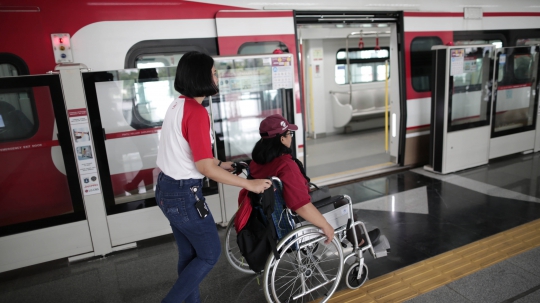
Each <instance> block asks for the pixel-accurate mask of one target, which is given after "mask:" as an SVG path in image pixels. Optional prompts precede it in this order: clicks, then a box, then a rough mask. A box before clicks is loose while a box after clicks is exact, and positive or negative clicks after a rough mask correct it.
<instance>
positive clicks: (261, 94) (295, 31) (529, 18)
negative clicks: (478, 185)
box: [0, 0, 540, 271]
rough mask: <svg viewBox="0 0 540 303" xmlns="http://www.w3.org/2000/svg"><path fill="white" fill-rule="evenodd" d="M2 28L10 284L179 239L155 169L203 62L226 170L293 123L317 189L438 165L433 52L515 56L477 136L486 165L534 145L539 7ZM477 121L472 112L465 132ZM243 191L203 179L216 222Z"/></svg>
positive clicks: (0, 134)
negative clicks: (158, 198) (166, 123)
mask: <svg viewBox="0 0 540 303" xmlns="http://www.w3.org/2000/svg"><path fill="white" fill-rule="evenodd" d="M0 16H1V18H0V28H2V29H3V31H1V33H0V38H1V39H0V41H2V43H1V44H0V167H2V170H0V256H1V257H0V271H6V270H10V269H14V268H19V267H23V266H27V265H31V264H36V263H40V262H44V261H48V260H54V259H58V258H64V257H73V256H76V257H73V258H74V259H77V258H83V257H88V256H94V255H104V254H107V253H110V252H111V251H114V250H119V249H123V248H128V247H133V246H134V245H135V244H133V243H136V241H139V240H142V239H146V238H151V237H155V236H159V235H163V234H167V233H170V228H169V226H168V225H167V222H166V220H165V219H164V218H163V217H162V216H161V214H160V213H159V210H158V209H157V208H156V207H155V199H154V195H153V190H154V183H155V177H156V175H157V173H158V172H159V171H158V169H157V167H156V164H155V159H156V155H157V142H158V140H159V131H160V125H161V121H162V118H163V113H164V112H163V109H164V108H166V106H167V105H168V102H170V100H172V99H174V98H176V97H178V93H177V92H175V91H174V90H173V88H172V85H171V83H172V81H173V80H174V73H175V68H176V64H177V63H178V60H179V59H180V58H181V56H182V54H184V53H186V52H188V51H191V50H198V51H202V52H205V53H208V54H210V55H212V56H215V59H216V68H217V69H218V71H219V78H220V90H221V93H220V94H219V95H217V96H214V97H212V98H209V99H208V100H207V101H206V102H207V104H208V110H209V113H210V114H211V115H212V118H213V119H212V120H213V130H214V136H215V138H216V149H215V155H216V156H217V157H218V158H220V159H222V160H227V161H231V160H233V161H235V160H244V159H247V158H249V156H250V150H251V148H252V146H253V144H254V142H255V141H256V140H257V139H258V129H257V127H258V123H259V122H260V121H261V120H262V119H263V118H264V117H266V116H268V115H270V114H273V113H281V114H283V115H285V116H286V117H287V118H288V119H289V120H290V121H291V122H294V123H296V124H297V125H299V126H300V129H299V131H298V132H297V135H296V136H295V141H294V142H295V143H294V145H295V155H296V157H297V158H299V159H300V160H302V161H303V162H304V163H305V165H306V167H307V173H308V175H310V176H312V177H313V179H314V180H315V181H317V182H318V183H319V184H331V183H335V182H342V181H347V180H352V179H358V178H361V177H365V176H369V175H374V174H381V173H384V172H387V171H391V170H394V169H397V168H402V167H404V166H411V167H412V166H419V165H423V164H426V163H428V162H429V161H430V148H431V146H430V144H431V143H430V134H431V133H432V132H430V128H431V126H432V124H433V123H432V122H431V119H432V115H431V109H432V106H431V104H432V94H431V91H432V86H433V85H434V84H433V79H434V75H435V73H434V68H433V52H432V48H433V47H436V46H439V45H454V46H463V48H469V47H474V45H478V44H483V45H486V44H488V45H493V53H494V54H495V53H496V49H506V50H505V51H504V52H499V54H504V56H503V57H499V59H498V61H497V62H498V65H497V66H493V67H492V69H493V71H492V73H493V76H494V77H495V78H494V79H496V80H494V81H495V82H496V83H498V87H497V88H496V90H495V91H496V92H497V93H498V94H497V95H498V98H499V99H498V103H495V102H493V110H492V111H491V112H490V113H489V115H488V117H487V118H486V119H487V121H488V124H489V126H490V127H491V128H490V131H489V134H486V137H485V138H483V140H484V141H485V142H487V143H486V144H488V145H490V146H492V148H491V149H490V150H489V157H490V158H495V157H500V156H504V155H507V154H511V153H517V152H530V151H538V150H539V149H540V132H538V128H539V126H538V119H537V114H538V113H537V112H538V82H537V78H538V52H537V50H536V48H534V46H535V45H536V44H540V18H539V17H540V6H539V5H538V4H537V3H535V1H533V0H519V1H514V2H512V3H508V2H504V1H495V2H494V1H489V2H488V1H481V3H480V4H475V5H472V4H471V5H469V4H466V3H465V2H463V3H462V2H452V3H433V2H432V1H415V3H413V4H403V3H401V2H400V1H395V0H389V1H386V2H384V3H371V2H366V1H350V0H341V1H333V2H332V3H331V4H325V3H313V2H310V1H294V2H288V1H284V2H279V3H270V2H268V3H244V2H242V1H219V0H217V1H181V0H171V1H166V2H147V1H146V2H145V1H124V0H118V1H114V2H109V1H101V0H96V1H92V2H87V1H71V2H69V3H66V2H64V1H58V0H49V1H43V0H23V1H4V2H3V3H1V4H0ZM471 45H472V46H471ZM460 58H461V57H460ZM501 58H504V59H501ZM461 59H464V60H462V61H464V62H465V61H466V62H467V64H464V63H463V62H462V63H461V64H462V65H465V66H467V68H469V69H470V70H469V71H467V72H463V73H462V74H461V75H456V76H455V80H456V79H458V80H459V81H461V84H460V85H459V86H460V88H459V89H458V88H456V89H458V93H462V94H463V95H465V94H473V95H474V94H476V93H478V92H479V91H481V90H482V87H481V85H480V84H481V82H479V80H478V79H477V76H478V73H477V71H478V70H479V69H481V66H482V62H483V61H482V60H480V58H476V57H474V56H472V55H471V56H465V57H464V58H461ZM460 62H461V61H460ZM493 62H495V61H493ZM455 110H456V112H457V109H456V108H455ZM475 117H476V114H475V111H474V110H473V109H468V107H467V105H466V104H465V105H463V109H461V113H460V114H457V116H455V117H453V119H455V120H460V121H462V122H460V123H461V124H463V125H468V124H467V123H468V122H470V120H471V119H472V120H474V119H475ZM473 124H474V123H473ZM431 140H433V139H431ZM475 140H476V139H475V138H472V139H471V141H472V142H474V141H475ZM461 156H462V157H466V156H465V155H461ZM237 192H238V190H237V189H234V188H231V187H228V186H218V185H217V184H215V183H213V182H212V181H211V180H208V182H207V186H206V187H205V193H206V196H207V198H208V200H209V201H210V202H211V203H210V204H211V208H212V212H213V213H214V217H215V218H216V221H218V223H219V222H222V223H225V222H227V221H228V220H229V219H230V218H231V216H232V215H233V214H234V212H235V210H236V207H237V205H236V195H237ZM20 251H24V252H25V253H20Z"/></svg>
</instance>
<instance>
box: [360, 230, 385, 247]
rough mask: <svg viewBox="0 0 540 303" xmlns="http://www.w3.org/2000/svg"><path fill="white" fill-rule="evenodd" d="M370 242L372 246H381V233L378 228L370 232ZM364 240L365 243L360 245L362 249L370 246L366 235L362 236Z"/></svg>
mask: <svg viewBox="0 0 540 303" xmlns="http://www.w3.org/2000/svg"><path fill="white" fill-rule="evenodd" d="M368 236H369V240H370V241H371V245H372V246H375V245H377V244H379V238H380V237H381V231H380V230H379V229H378V228H375V229H374V230H372V231H369V232H368ZM362 239H363V240H364V243H363V244H362V245H360V247H364V246H366V245H368V241H367V239H366V236H365V235H362Z"/></svg>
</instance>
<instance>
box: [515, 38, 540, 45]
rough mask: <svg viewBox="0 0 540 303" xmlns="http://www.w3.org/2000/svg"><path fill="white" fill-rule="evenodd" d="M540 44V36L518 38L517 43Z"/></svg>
mask: <svg viewBox="0 0 540 303" xmlns="http://www.w3.org/2000/svg"><path fill="white" fill-rule="evenodd" d="M538 44H540V38H530V39H518V40H517V41H516V45H517V46H520V45H538Z"/></svg>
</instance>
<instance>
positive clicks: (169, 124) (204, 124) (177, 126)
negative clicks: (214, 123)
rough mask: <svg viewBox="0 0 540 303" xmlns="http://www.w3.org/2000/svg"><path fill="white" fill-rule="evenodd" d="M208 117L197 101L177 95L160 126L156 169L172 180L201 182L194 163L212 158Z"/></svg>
mask: <svg viewBox="0 0 540 303" xmlns="http://www.w3.org/2000/svg"><path fill="white" fill-rule="evenodd" d="M213 143H214V138H213V136H212V132H211V130H210V118H209V116H208V112H207V111H206V109H205V108H204V107H203V106H202V105H201V104H199V102H197V100H195V99H193V98H189V97H185V96H180V98H178V99H177V100H175V101H174V102H172V103H171V105H170V106H169V108H168V109H167V113H166V114H165V119H164V120H163V125H162V126H161V136H160V140H159V149H158V155H157V166H158V167H159V168H160V169H161V171H163V173H164V174H166V175H167V176H169V177H171V178H173V179H175V180H181V179H202V178H203V177H204V175H203V174H201V173H200V172H199V171H198V170H197V168H196V167H195V162H197V161H199V160H202V159H207V158H213V157H214V156H213V154H212V144H213Z"/></svg>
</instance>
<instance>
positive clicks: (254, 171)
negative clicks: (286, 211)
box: [249, 155, 311, 211]
mask: <svg viewBox="0 0 540 303" xmlns="http://www.w3.org/2000/svg"><path fill="white" fill-rule="evenodd" d="M249 172H250V174H251V176H252V177H253V178H255V179H264V178H268V177H278V178H279V179H280V180H281V182H283V199H284V200H285V203H286V204H287V207H288V208H290V209H291V210H293V211H296V210H297V209H299V208H300V207H302V206H304V205H306V204H308V203H309V202H311V198H310V196H309V185H308V182H307V180H306V178H304V176H303V175H302V173H301V172H300V168H298V164H296V162H294V160H293V159H292V156H291V155H283V156H280V157H277V158H275V159H274V160H272V162H270V163H266V164H263V165H260V164H257V163H255V161H251V164H250V165H249Z"/></svg>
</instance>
